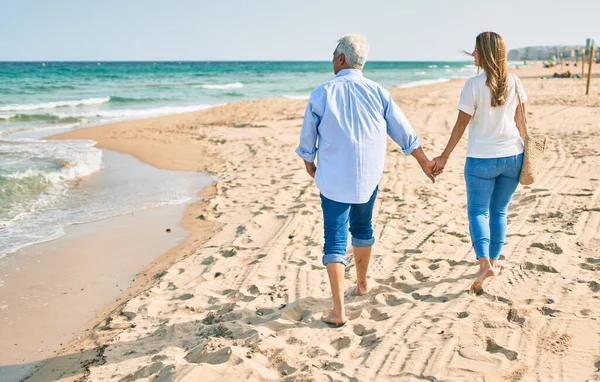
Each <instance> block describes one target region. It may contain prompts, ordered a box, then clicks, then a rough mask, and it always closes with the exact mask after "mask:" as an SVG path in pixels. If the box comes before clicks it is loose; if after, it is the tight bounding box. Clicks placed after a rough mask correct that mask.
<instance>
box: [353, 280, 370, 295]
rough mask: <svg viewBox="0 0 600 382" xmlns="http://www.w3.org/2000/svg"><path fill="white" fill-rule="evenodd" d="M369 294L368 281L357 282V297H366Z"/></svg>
mask: <svg viewBox="0 0 600 382" xmlns="http://www.w3.org/2000/svg"><path fill="white" fill-rule="evenodd" d="M368 292H369V289H368V288H367V280H365V281H360V282H356V295H357V296H364V295H366V294H367V293H368Z"/></svg>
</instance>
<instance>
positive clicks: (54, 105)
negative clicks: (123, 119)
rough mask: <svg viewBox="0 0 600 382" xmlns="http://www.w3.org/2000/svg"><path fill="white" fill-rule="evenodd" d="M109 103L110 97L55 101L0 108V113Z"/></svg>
mask: <svg viewBox="0 0 600 382" xmlns="http://www.w3.org/2000/svg"><path fill="white" fill-rule="evenodd" d="M107 102H110V97H101V98H86V99H80V100H73V101H56V102H44V103H34V104H23V105H20V104H14V105H4V106H0V112H3V111H32V110H44V109H56V108H59V107H68V106H71V107H72V106H81V105H101V104H103V103H107Z"/></svg>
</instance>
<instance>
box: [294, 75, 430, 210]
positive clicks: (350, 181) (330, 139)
mask: <svg viewBox="0 0 600 382" xmlns="http://www.w3.org/2000/svg"><path fill="white" fill-rule="evenodd" d="M387 135H389V136H390V137H391V138H392V139H393V140H394V142H396V143H397V144H398V145H399V146H400V147H401V148H402V151H403V152H404V154H405V155H410V154H411V153H412V152H413V150H415V149H416V148H419V147H421V144H420V142H419V139H418V138H417V134H416V133H415V130H414V129H413V128H412V126H411V125H410V123H409V122H408V120H407V119H406V116H405V115H404V113H403V112H402V110H400V108H399V107H398V105H396V103H395V102H394V100H393V99H392V96H391V95H390V93H389V92H388V91H387V90H385V89H384V88H383V87H382V86H381V85H379V84H377V83H375V82H373V81H371V80H369V79H367V78H365V77H363V74H362V71H360V70H356V69H344V70H341V71H339V72H338V73H337V75H336V76H335V78H334V79H333V80H331V81H329V82H326V83H324V84H321V85H319V86H318V87H317V88H316V89H315V90H314V91H313V92H312V94H311V95H310V98H309V101H308V106H306V112H305V114H304V122H303V124H302V131H301V133H300V145H299V146H298V148H297V149H296V153H297V154H298V155H300V157H301V158H302V159H304V160H305V161H307V162H314V161H315V158H317V157H318V163H317V173H316V174H315V182H316V184H317V187H319V190H320V191H321V194H323V196H325V197H326V198H327V199H331V200H334V201H336V202H340V203H350V204H362V203H366V202H368V201H369V199H370V198H371V195H372V194H373V191H375V188H376V187H377V184H379V181H380V180H381V177H382V175H383V167H384V164H385V155H386V147H387ZM317 142H318V147H317Z"/></svg>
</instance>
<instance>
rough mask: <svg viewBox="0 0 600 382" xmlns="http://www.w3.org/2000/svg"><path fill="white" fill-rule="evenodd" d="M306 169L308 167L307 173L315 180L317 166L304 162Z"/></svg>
mask: <svg viewBox="0 0 600 382" xmlns="http://www.w3.org/2000/svg"><path fill="white" fill-rule="evenodd" d="M304 167H306V172H307V173H308V175H310V177H311V178H313V179H314V178H315V173H316V172H317V166H315V164H314V163H311V162H307V161H304Z"/></svg>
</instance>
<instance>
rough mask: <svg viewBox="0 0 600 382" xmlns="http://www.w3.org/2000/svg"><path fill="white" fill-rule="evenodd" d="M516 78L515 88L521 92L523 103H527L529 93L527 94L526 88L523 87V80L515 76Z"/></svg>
mask: <svg viewBox="0 0 600 382" xmlns="http://www.w3.org/2000/svg"><path fill="white" fill-rule="evenodd" d="M513 76H514V78H515V86H516V87H517V91H518V92H519V96H520V97H521V102H523V103H525V102H527V93H525V88H524V87H523V83H522V82H521V79H520V78H519V77H517V76H515V75H514V74H513Z"/></svg>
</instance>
